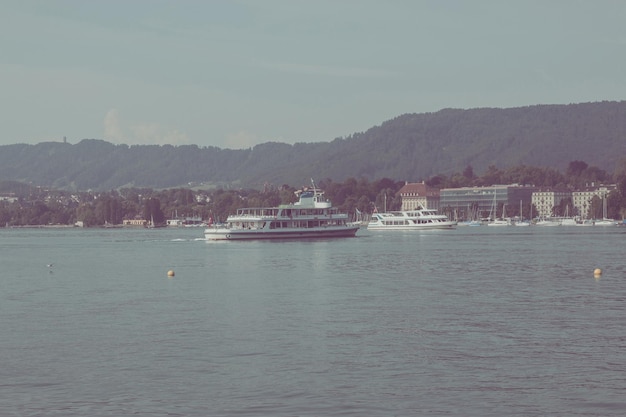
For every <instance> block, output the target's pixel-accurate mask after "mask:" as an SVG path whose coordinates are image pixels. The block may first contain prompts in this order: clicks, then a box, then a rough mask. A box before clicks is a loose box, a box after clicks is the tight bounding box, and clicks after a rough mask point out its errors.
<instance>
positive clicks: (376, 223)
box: [367, 208, 457, 230]
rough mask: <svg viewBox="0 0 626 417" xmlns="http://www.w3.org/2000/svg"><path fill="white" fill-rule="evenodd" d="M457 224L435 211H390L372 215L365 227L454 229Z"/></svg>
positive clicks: (380, 228)
mask: <svg viewBox="0 0 626 417" xmlns="http://www.w3.org/2000/svg"><path fill="white" fill-rule="evenodd" d="M456 225H457V222H456V221H454V220H450V219H448V217H447V216H445V215H443V214H437V211H436V210H432V209H424V208H422V209H418V210H410V211H390V212H385V213H373V214H372V219H371V220H370V222H369V224H368V225H367V229H368V230H422V229H454V228H455V227H456Z"/></svg>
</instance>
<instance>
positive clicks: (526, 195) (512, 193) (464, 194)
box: [439, 184, 537, 220]
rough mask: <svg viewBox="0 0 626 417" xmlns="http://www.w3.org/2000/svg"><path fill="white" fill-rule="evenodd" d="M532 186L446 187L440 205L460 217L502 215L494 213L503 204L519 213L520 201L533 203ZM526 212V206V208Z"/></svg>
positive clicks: (442, 191)
mask: <svg viewBox="0 0 626 417" xmlns="http://www.w3.org/2000/svg"><path fill="white" fill-rule="evenodd" d="M536 189H537V188H536V187H532V186H520V185H518V184H509V185H492V186H488V187H462V188H444V189H442V190H441V191H440V201H439V204H440V207H441V208H442V209H444V210H445V211H449V212H452V213H455V214H456V216H457V217H458V218H459V219H464V220H474V219H479V218H486V217H488V216H490V215H491V217H492V218H494V217H501V215H502V213H501V212H499V213H493V210H494V208H495V209H496V210H497V209H499V208H501V207H502V206H503V205H506V206H507V207H510V210H507V211H508V213H510V214H518V213H519V207H520V203H521V204H522V207H528V206H529V204H530V203H531V197H532V193H533V191H535V190H536ZM524 213H526V208H524Z"/></svg>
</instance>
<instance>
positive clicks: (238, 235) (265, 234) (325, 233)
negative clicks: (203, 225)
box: [204, 226, 359, 240]
mask: <svg viewBox="0 0 626 417" xmlns="http://www.w3.org/2000/svg"><path fill="white" fill-rule="evenodd" d="M358 230H359V226H346V227H341V228H333V229H331V228H319V229H316V228H313V229H297V230H296V229H294V230H284V229H283V230H272V231H268V230H262V229H258V230H245V229H206V230H205V231H204V236H205V238H206V239H207V240H250V239H313V238H336V237H354V236H355V235H356V232H357V231H358Z"/></svg>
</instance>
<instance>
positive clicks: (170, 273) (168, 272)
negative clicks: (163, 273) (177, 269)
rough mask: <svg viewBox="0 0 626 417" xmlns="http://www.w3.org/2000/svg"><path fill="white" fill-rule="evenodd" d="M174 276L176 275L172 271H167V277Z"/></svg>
mask: <svg viewBox="0 0 626 417" xmlns="http://www.w3.org/2000/svg"><path fill="white" fill-rule="evenodd" d="M174 275H176V274H174V271H172V270H171V269H170V270H169V271H167V276H168V277H173V276H174Z"/></svg>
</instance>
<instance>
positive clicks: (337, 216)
mask: <svg viewBox="0 0 626 417" xmlns="http://www.w3.org/2000/svg"><path fill="white" fill-rule="evenodd" d="M296 194H297V195H298V201H297V202H296V203H292V204H283V205H280V206H278V207H248V208H240V209H238V210H237V213H236V214H233V215H230V216H228V218H227V219H226V222H225V223H224V224H221V225H215V226H213V225H211V226H209V227H207V228H206V229H205V230H204V236H205V237H206V239H207V240H241V239H305V238H336V237H354V236H355V235H356V232H357V231H358V230H359V228H360V224H359V223H357V222H350V221H349V219H348V215H347V214H346V213H341V212H339V210H338V209H337V208H336V207H333V206H332V204H331V202H330V201H329V200H327V199H325V198H324V192H323V191H322V190H320V189H318V188H316V187H315V184H313V187H312V188H305V189H303V190H298V191H296Z"/></svg>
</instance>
